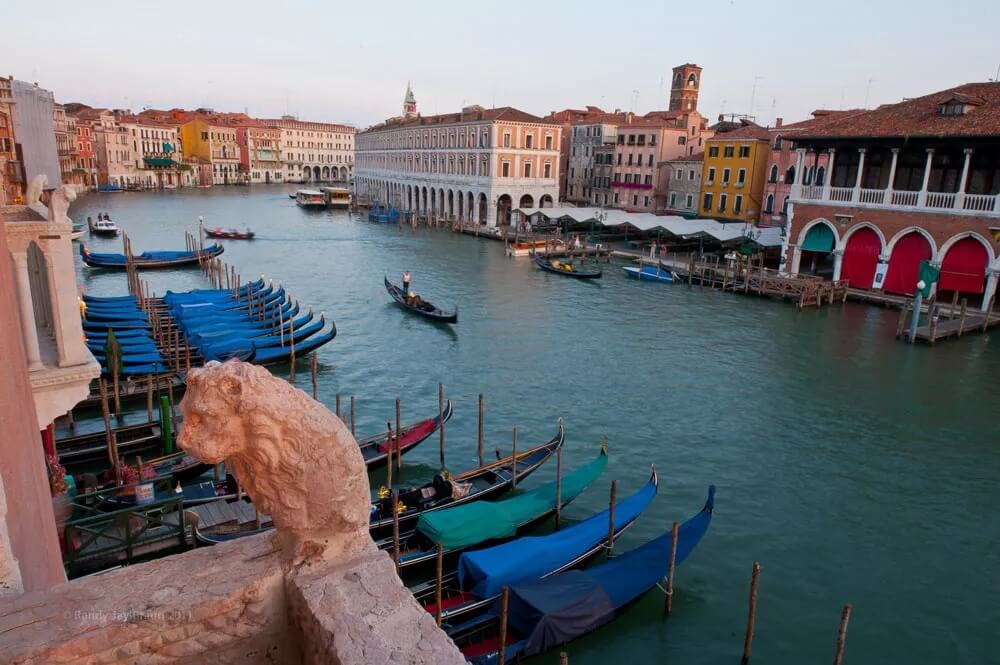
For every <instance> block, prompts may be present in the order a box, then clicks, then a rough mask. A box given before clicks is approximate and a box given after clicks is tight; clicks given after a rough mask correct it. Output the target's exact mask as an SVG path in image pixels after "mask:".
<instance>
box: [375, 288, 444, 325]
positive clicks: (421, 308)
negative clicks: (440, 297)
mask: <svg viewBox="0 0 1000 665" xmlns="http://www.w3.org/2000/svg"><path fill="white" fill-rule="evenodd" d="M384 279H385V290H386V291H388V292H389V295H390V296H392V299H393V300H395V301H396V304H398V305H399V306H400V307H402V308H403V309H405V310H407V311H409V312H413V313H414V314H419V315H420V316H422V317H424V318H426V319H430V320H432V321H439V322H441V323H458V307H457V306H456V307H455V309H454V310H452V311H451V312H448V311H445V310H443V309H441V308H440V307H435V306H434V305H432V304H431V303H429V302H427V301H426V300H424V299H422V298H421V297H420V296H418V295H417V294H415V293H411V294H409V295H407V294H406V293H404V292H403V289H401V288H399V287H398V286H396V285H395V284H393V283H392V282H390V281H389V278H388V277H385V278H384Z"/></svg>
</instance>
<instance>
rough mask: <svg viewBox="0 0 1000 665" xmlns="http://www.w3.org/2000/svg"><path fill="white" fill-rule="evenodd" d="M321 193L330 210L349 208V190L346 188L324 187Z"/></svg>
mask: <svg viewBox="0 0 1000 665" xmlns="http://www.w3.org/2000/svg"><path fill="white" fill-rule="evenodd" d="M323 191H324V192H326V197H327V201H328V205H329V206H330V207H331V208H350V207H351V190H349V189H348V188H347V187H324V188H323Z"/></svg>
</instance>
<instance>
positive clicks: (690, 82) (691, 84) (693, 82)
mask: <svg viewBox="0 0 1000 665" xmlns="http://www.w3.org/2000/svg"><path fill="white" fill-rule="evenodd" d="M697 84H698V79H697V78H696V77H695V75H694V74H691V75H690V76H688V87H689V88H693V87H694V86H695V85H697Z"/></svg>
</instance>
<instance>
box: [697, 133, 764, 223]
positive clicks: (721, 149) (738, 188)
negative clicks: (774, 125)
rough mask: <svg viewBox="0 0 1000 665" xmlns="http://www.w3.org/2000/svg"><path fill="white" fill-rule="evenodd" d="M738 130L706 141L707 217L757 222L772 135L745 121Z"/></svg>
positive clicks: (702, 205)
mask: <svg viewBox="0 0 1000 665" xmlns="http://www.w3.org/2000/svg"><path fill="white" fill-rule="evenodd" d="M741 125H742V126H740V127H739V128H737V129H732V130H730V131H727V132H725V133H723V134H718V135H715V136H713V137H712V138H710V139H708V140H707V141H705V159H704V163H703V165H702V182H701V202H700V207H699V212H700V214H701V215H702V216H703V217H712V218H714V219H720V220H726V221H734V222H737V221H738V222H756V221H757V220H758V218H759V217H760V211H761V203H762V201H761V197H762V195H763V192H764V180H765V179H766V176H767V166H768V162H769V160H770V156H771V134H770V132H769V131H768V130H767V129H766V128H765V127H761V126H760V125H757V124H755V123H753V122H750V121H748V120H744V121H742V123H741Z"/></svg>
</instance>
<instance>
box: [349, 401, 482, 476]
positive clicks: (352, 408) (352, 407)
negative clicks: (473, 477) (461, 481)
mask: <svg viewBox="0 0 1000 665" xmlns="http://www.w3.org/2000/svg"><path fill="white" fill-rule="evenodd" d="M351 436H355V434H354V395H351ZM480 466H482V465H480Z"/></svg>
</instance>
